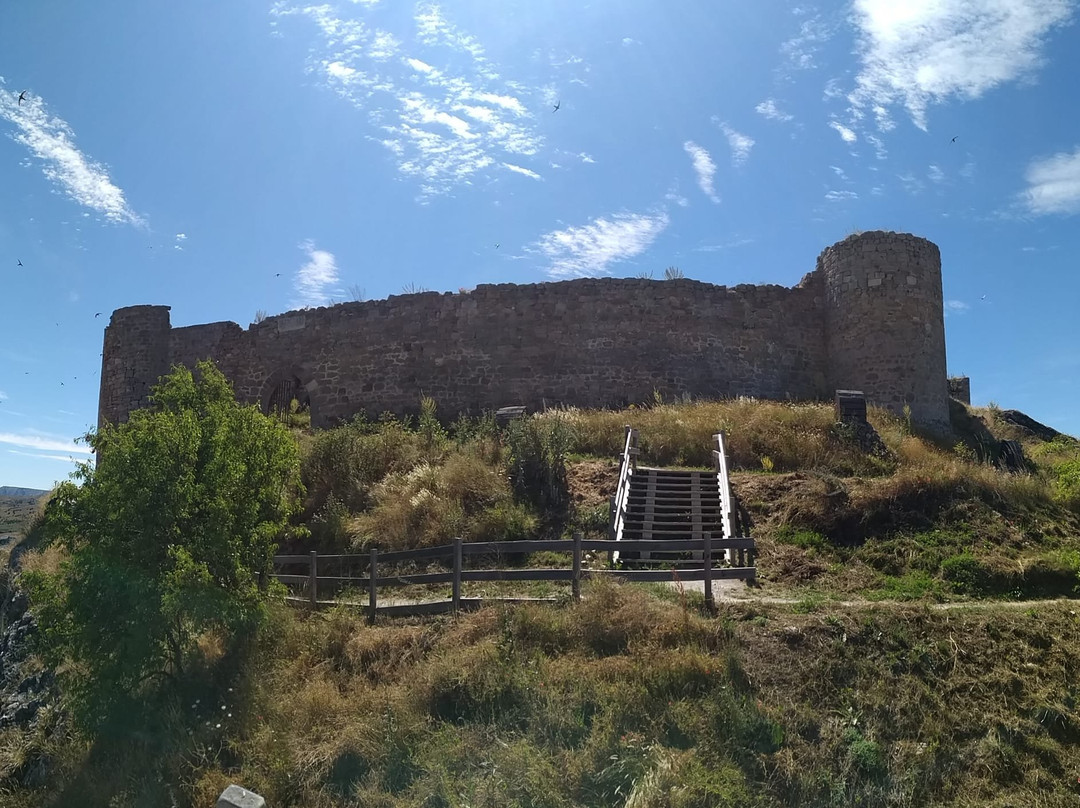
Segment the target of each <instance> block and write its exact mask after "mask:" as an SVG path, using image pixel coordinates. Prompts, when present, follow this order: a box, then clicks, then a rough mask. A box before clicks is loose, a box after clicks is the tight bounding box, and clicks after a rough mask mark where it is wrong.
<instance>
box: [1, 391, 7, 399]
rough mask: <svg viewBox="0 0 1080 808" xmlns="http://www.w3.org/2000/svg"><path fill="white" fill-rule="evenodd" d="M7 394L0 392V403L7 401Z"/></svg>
mask: <svg viewBox="0 0 1080 808" xmlns="http://www.w3.org/2000/svg"><path fill="white" fill-rule="evenodd" d="M7 397H8V394H7V393H5V392H4V391H3V390H0V401H7Z"/></svg>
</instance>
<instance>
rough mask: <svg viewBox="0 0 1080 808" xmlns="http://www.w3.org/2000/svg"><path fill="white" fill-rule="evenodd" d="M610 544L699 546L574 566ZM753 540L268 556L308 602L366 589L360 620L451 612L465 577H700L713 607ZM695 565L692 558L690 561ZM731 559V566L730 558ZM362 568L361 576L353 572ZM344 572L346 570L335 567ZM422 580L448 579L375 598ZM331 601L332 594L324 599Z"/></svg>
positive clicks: (576, 585) (576, 591) (741, 571)
mask: <svg viewBox="0 0 1080 808" xmlns="http://www.w3.org/2000/svg"><path fill="white" fill-rule="evenodd" d="M616 550H623V551H627V552H649V551H651V552H668V553H701V562H700V564H701V566H700V567H696V568H692V569H651V570H640V569H634V570H623V569H589V570H586V569H582V556H583V554H584V553H586V552H606V553H608V554H609V557H610V554H613V553H615V552H616ZM718 550H723V551H725V552H724V553H721V554H720V557H721V558H722V557H723V556H724V555H725V554H726V555H727V556H728V557H729V558H731V559H733V560H734V562H735V563H733V564H732V566H719V567H714V566H713V558H714V555H713V552H714V551H718ZM541 552H554V553H568V554H570V555H571V565H570V568H569V569H565V568H554V569H537V568H519V569H466V568H465V564H464V560H465V558H467V557H485V556H486V557H491V556H495V557H496V558H505V557H507V556H518V555H521V554H526V553H541ZM754 556H755V551H754V540H753V539H748V538H716V539H714V538H712V537H711V536H710V535H709V534H706V535H705V538H703V539H685V540H683V539H679V540H656V539H651V540H647V541H626V540H623V541H619V542H615V541H612V540H608V539H584V538H583V537H582V535H581V534H580V533H578V534H575V536H574V538H573V539H571V540H566V539H557V540H549V541H513V542H463V541H462V540H461V539H454V541H453V543H451V544H444V545H440V546H438V547H424V548H421V549H419V550H394V551H389V552H380V551H379V550H377V549H372V550H371V551H370V552H369V553H367V554H365V555H319V554H318V553H317V552H315V551H312V552H311V553H308V554H306V555H278V556H275V557H274V563H275V567H276V568H278V569H280V568H281V567H290V566H292V567H297V566H299V567H301V568H303V567H305V566H306V568H307V571H306V573H305V574H290V573H284V572H280V571H278V572H276V573H275V577H276V578H277V580H278V581H280V582H282V583H283V584H285V585H287V586H291V587H299V588H301V590H304V589H306V596H307V597H306V599H307V601H308V602H309V603H310V604H311V606H312V607H313V608H315V607H317V606H318V605H319V603H320V602H325V601H320V600H319V594H320V591H321V592H322V593H323V594H337V593H338V592H340V591H341V590H342V589H348V588H352V589H357V590H360V591H363V590H367V614H368V619H369V620H370V621H372V622H374V620H375V617H376V615H379V614H386V615H410V614H437V613H441V612H454V613H456V612H457V611H459V610H460V609H461V608H463V607H472V606H476V605H478V603H479V602H480V601H479V600H478V599H474V598H469V599H465V598H462V597H461V584H462V583H463V582H467V581H568V582H569V583H570V585H571V594H572V596H573V598H574V599H575V600H576V599H579V598H580V597H581V582H582V580H585V579H588V578H603V577H609V578H618V579H621V580H624V581H639V582H649V581H652V582H662V581H673V580H679V581H703V582H704V583H705V601H706V604H707V605H708V606H709V608H714V606H715V604H714V600H713V591H712V582H713V581H714V580H721V579H741V580H746V581H753V580H754V578H755V576H756V569H755V567H754ZM432 563H441V564H443V565H448V566H449V567H450V569H449V570H448V571H445V572H416V573H413V572H409V573H405V574H393V573H390V572H389V571H387V570H386V569H385V568H386V567H389V566H391V565H400V564H432ZM692 563H694V564H697V563H699V562H696V561H695V562H692ZM736 564H737V565H736ZM323 566H336V567H337V571H338V573H339V574H338V575H320V569H321V568H322V567H323ZM357 571H362V572H364V573H365V574H364V575H359V576H358V575H355V574H353V573H355V572H357ZM341 573H349V574H341ZM424 584H450V585H451V595H450V599H449V600H444V601H436V602H423V603H418V602H410V603H398V604H391V605H382V606H380V605H379V598H378V594H379V593H378V590H379V588H380V587H389V586H402V585H424ZM331 602H333V601H331Z"/></svg>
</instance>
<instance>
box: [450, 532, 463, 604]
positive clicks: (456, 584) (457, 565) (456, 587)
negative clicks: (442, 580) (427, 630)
mask: <svg viewBox="0 0 1080 808" xmlns="http://www.w3.org/2000/svg"><path fill="white" fill-rule="evenodd" d="M452 587H453V588H452V589H451V594H450V599H451V601H452V606H451V608H452V609H453V611H454V614H457V613H458V607H459V606H460V605H461V539H460V538H456V539H454V581H453V584H452Z"/></svg>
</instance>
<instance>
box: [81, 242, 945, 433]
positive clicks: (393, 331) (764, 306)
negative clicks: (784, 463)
mask: <svg viewBox="0 0 1080 808" xmlns="http://www.w3.org/2000/svg"><path fill="white" fill-rule="evenodd" d="M200 359H212V360H214V362H215V363H216V364H217V365H218V367H220V368H221V370H222V371H223V372H224V373H225V375H226V376H227V377H228V378H229V379H230V380H231V381H232V383H233V385H234V388H235V390H236V394H237V397H238V398H239V399H240V400H242V401H247V402H252V403H259V404H260V405H261V406H263V407H264V408H267V407H269V406H271V402H272V401H273V400H275V399H274V397H275V396H277V395H279V394H280V393H281V391H282V390H288V391H292V394H296V395H298V396H302V397H303V399H304V400H305V401H306V402H308V403H310V406H311V411H312V423H313V425H315V426H325V425H327V424H330V423H333V422H335V421H337V420H339V419H344V418H348V417H351V416H352V415H354V414H356V413H357V412H361V411H363V412H366V413H368V414H369V415H372V416H375V415H378V414H379V413H381V412H385V411H391V412H395V413H407V412H413V411H415V410H416V409H417V407H418V403H419V399H420V397H421V396H422V395H428V396H432V397H433V398H435V400H436V401H438V403H439V407H440V412H441V413H442V414H444V415H452V414H454V413H456V412H473V413H476V412H480V411H483V410H493V409H496V408H498V407H500V406H504V405H507V404H523V405H526V406H528V407H529V408H540V407H542V406H545V405H547V406H551V405H556V404H562V405H576V406H596V407H605V406H612V407H616V406H625V405H627V404H630V403H635V402H641V401H646V400H652V398H653V395H654V393H655V392H658V393H660V394H661V395H663V396H665V397H677V396H681V395H684V394H687V395H691V396H695V397H713V398H718V397H726V396H740V395H745V396H755V397H760V398H770V399H781V400H784V399H792V400H814V399H817V400H827V399H830V398H831V397H832V393H833V390H835V389H836V388H841V387H842V388H851V389H859V390H863V391H864V392H865V394H866V397H867V400H868V401H870V402H871V403H878V404H882V405H884V406H887V407H889V408H891V409H894V410H897V411H899V410H900V409H902V407H903V406H904V405H905V404H906V405H909V406H910V407H911V411H912V415H913V418H914V420H916V421H917V422H920V423H924V424H926V425H928V426H941V425H942V423H943V421H942V414H943V413H944V414H945V417H946V419H947V412H948V410H947V395H948V393H947V388H946V381H945V364H944V362H945V341H944V317H943V311H942V304H941V271H940V257H939V254H938V250H937V247H936V246H934V245H933V244H932V243H931V242H929V241H926V240H925V239H921V238H917V237H915V236H911V235H906V234H895V233H881V232H874V233H864V234H860V235H857V236H851V237H849V238H847V239H845V240H844V241H842V242H840V243H839V244H837V245H834V246H833V247H830V248H828V249H827V250H825V251H824V252H823V253H822V254H821V257H819V259H818V267H817V269H816V270H814V271H813V272H810V273H808V274H807V275H806V276H805V277H804V278H803V280H802V281H801V282H800V283H799V285H798V286H795V287H793V288H788V287H783V286H775V285H762V286H753V285H739V286H735V287H726V286H717V285H714V284H709V283H703V282H700V281H694V280H685V279H680V280H671V281H654V280H644V279H634V278H600V279H581V280H571V281H561V282H553V283H539V284H527V285H515V284H490V285H482V286H478V287H477V288H476V289H474V290H472V291H471V292H466V293H457V294H454V293H445V294H443V293H436V292H426V293H420V294H411V295H397V296H392V297H390V298H388V299H386V300H373V301H365V302H359V303H344V304H341V305H336V306H330V307H325V308H316V309H304V310H300V311H291V312H286V313H284V314H279V315H277V316H274V317H269V318H267V319H266V320H264V321H262V322H260V323H256V324H253V325H252V326H250V327H249V328H247V329H244V328H242V327H240V326H239V325H237V324H236V323H231V322H223V323H211V324H207V325H196V326H186V327H181V328H172V327H171V324H170V322H169V309H168V307H165V306H133V307H130V308H124V309H118V310H117V311H116V312H114V313H113V316H112V319H111V321H110V323H109V326H108V327H107V329H106V332H105V351H104V354H103V361H102V388H101V389H102V395H101V402H100V407H99V420H100V421H102V422H104V421H112V422H116V421H122V420H125V419H126V418H127V415H128V413H129V412H130V410H131V409H133V408H135V407H138V406H142V405H143V403H144V402H145V397H146V393H147V392H148V390H149V388H150V386H152V385H153V384H154V383H155V382H156V380H157V378H158V377H159V376H160V375H162V374H164V373H166V372H167V371H168V370H169V368H170V367H172V366H173V365H177V364H180V365H186V366H192V365H194V363H195V362H197V361H198V360H200ZM939 377H940V378H939Z"/></svg>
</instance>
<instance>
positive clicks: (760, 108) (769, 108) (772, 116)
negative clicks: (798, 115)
mask: <svg viewBox="0 0 1080 808" xmlns="http://www.w3.org/2000/svg"><path fill="white" fill-rule="evenodd" d="M754 111H755V112H756V113H758V114H759V115H763V116H764V117H766V118H768V119H769V120H770V121H779V122H780V123H787V122H788V121H793V120H795V116H794V115H789V114H788V113H786V112H784V111H783V110H782V109H780V107H778V106H777V105H776V101H775V100H774V99H772V98H766V99H765V100H764V101H762V102H761V103H760V104H758V105H757V106H756V107H754Z"/></svg>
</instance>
